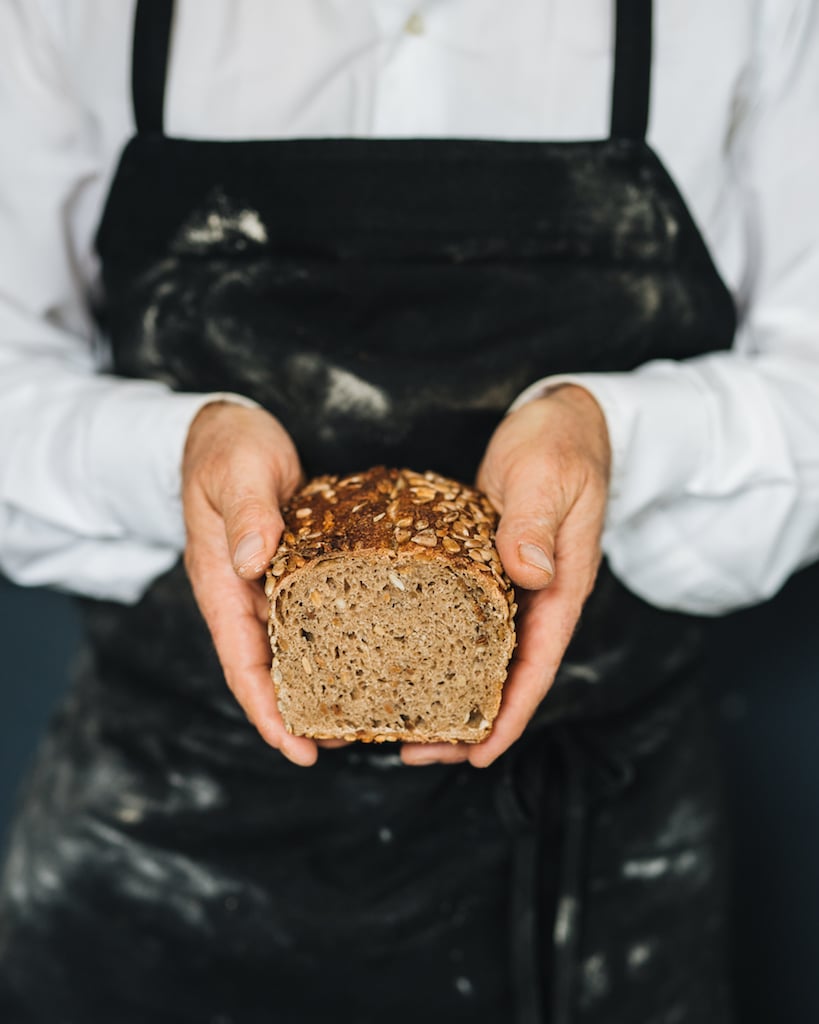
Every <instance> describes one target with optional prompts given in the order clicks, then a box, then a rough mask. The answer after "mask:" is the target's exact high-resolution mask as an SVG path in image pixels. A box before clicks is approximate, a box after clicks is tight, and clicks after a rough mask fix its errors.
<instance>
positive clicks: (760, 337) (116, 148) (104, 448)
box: [0, 0, 819, 614]
mask: <svg viewBox="0 0 819 1024" xmlns="http://www.w3.org/2000/svg"><path fill="white" fill-rule="evenodd" d="M612 8H613V3H608V2H607V3H603V2H602V0H510V2H509V3H499V2H498V0H415V2H414V3H412V2H410V0H298V2H289V3H288V2H286V0H180V2H178V3H177V15H176V23H175V31H174V35H173V41H172V47H171V59H170V71H169V80H168V91H167V95H166V107H165V110H166V118H165V124H166V131H167V133H168V134H169V135H173V136H182V137H188V138H212V139H241V138H283V137H294V136H348V135H351V136H375V137H383V136H392V137H407V136H416V137H420V136H423V137H436V136H437V137H452V136H460V137H480V138H496V139H510V140H515V139H555V140H567V139H592V138H602V137H605V136H606V135H607V133H608V121H609V108H610V95H611V76H612ZM655 9H656V12H655V47H654V67H653V81H652V98H651V117H650V126H649V142H650V143H651V145H652V146H653V147H654V148H655V150H656V151H657V152H658V153H659V156H660V157H661V159H662V160H663V161H664V162H665V163H666V165H667V166H668V168H669V170H670V172H671V174H672V176H673V177H674V178H675V180H676V182H677V185H678V187H679V188H680V190H681V192H682V194H683V196H684V197H685V199H686V201H687V202H688V204H689V206H690V208H691V210H692V212H693V215H694V217H695V219H696V220H697V222H698V224H699V226H700V229H701V231H702V232H703V234H704V237H705V239H706V242H707V244H708V245H709V248H710V250H711V252H712V254H713V256H714V259H715V261H716V263H717V266H718V268H719V270H720V272H721V273H722V275H723V277H724V279H725V281H726V283H727V284H728V286H729V288H730V289H731V291H732V292H733V294H734V296H735V297H736V300H737V303H738V306H739V310H740V316H741V324H740V329H739V331H738V333H737V337H736V339H735V345H734V348H733V350H732V351H731V352H727V353H717V354H713V355H708V356H704V357H702V358H697V359H692V360H688V361H686V362H681V363H675V362H666V361H663V362H654V363H651V364H648V365H646V366H644V367H641V368H639V369H638V370H636V371H633V372H630V373H611V374H597V375H588V374H581V375H578V376H577V377H575V378H573V379H575V380H577V381H578V382H581V383H582V384H583V385H584V386H586V387H588V388H589V390H590V391H591V392H592V393H593V394H594V395H595V396H596V398H597V399H598V401H599V402H600V403H601V405H602V408H603V410H604V413H605V415H606V419H607V422H608V426H609V431H610V435H611V439H612V445H613V453H614V463H613V478H612V495H611V501H610V506H609V512H608V519H607V526H606V533H605V537H604V549H605V552H606V554H607V556H608V558H609V560H610V563H611V565H612V567H613V569H614V571H615V572H616V573H617V574H618V575H619V577H620V578H621V579H622V580H623V581H624V582H625V583H626V584H627V585H628V586H629V587H630V588H631V589H632V590H634V591H635V592H636V593H638V594H640V595H641V596H643V597H645V598H646V599H647V600H649V601H651V602H653V603H655V604H657V605H660V606H662V607H668V608H678V609H682V610H688V611H693V612H701V613H706V614H712V613H719V612H722V611H725V610H729V609H732V608H736V607H739V606H741V605H745V604H749V603H752V602H755V601H758V600H760V599H762V598H764V597H766V596H768V595H770V594H772V593H774V592H775V591H776V590H777V589H778V588H779V587H780V586H781V584H782V583H783V582H784V580H785V579H786V578H787V577H788V575H789V574H790V573H792V572H793V571H794V570H795V569H796V568H798V567H799V566H801V565H803V564H805V563H807V562H808V561H810V560H812V559H814V558H815V557H817V555H819V2H817V0H660V2H657V3H655ZM132 18H133V0H3V2H2V4H0V48H1V50H0V131H1V132H2V134H1V135H0V139H1V140H2V142H0V146H2V157H0V569H2V571H4V572H5V573H6V574H7V575H8V576H10V577H11V578H12V579H14V580H17V581H18V582H21V583H27V584H48V585H52V586H57V587H61V588H65V589H67V590H71V591H74V592H78V593H83V594H89V595H92V596H97V597H109V598H113V599H115V600H120V601H126V602H129V601H133V600H136V599H137V598H138V597H139V595H140V594H141V593H142V592H143V591H144V589H145V588H146V586H147V585H148V584H149V583H150V582H151V580H152V579H154V578H155V577H156V576H157V575H158V574H159V573H160V572H162V571H163V570H165V569H166V568H168V567H169V566H170V565H171V564H172V563H173V561H174V560H175V559H176V557H177V556H178V554H179V552H180V551H181V549H182V547H183V544H184V528H183V524H182V518H181V510H180V501H179V474H180V460H181V453H182V450H183V446H184V441H185V436H186V431H187V429H188V425H189V423H190V421H191V418H192V417H193V415H194V414H195V412H196V411H197V410H198V409H199V408H200V407H201V405H202V404H203V403H204V402H206V401H208V399H209V396H200V395H180V394H174V393H172V392H170V391H169V390H168V389H167V388H166V387H165V386H164V385H161V384H159V383H154V382H148V381H125V380H119V379H117V378H115V377H112V376H110V375H106V374H105V368H106V365H107V358H108V351H107V344H106V339H105V338H104V337H99V336H98V334H97V332H96V330H95V327H94V322H93V319H92V317H91V314H90V312H89V305H90V299H92V298H93V297H94V295H95V292H96V290H97V289H98V266H97V260H96V256H95V252H94V245H93V237H94V232H95V229H96V227H97V225H98V222H99V219H100V215H101V211H102V208H103V204H104V202H105V198H106V195H107V192H108V188H109V186H110V183H111V180H112V177H113V174H114V171H115V167H116V163H117V159H118V156H119V153H120V151H121V149H122V146H123V144H124V143H125V141H126V140H127V138H128V137H129V136H130V135H131V133H132V131H133V120H132V112H131V105H130V51H131V39H132ZM534 383H535V382H533V384H534ZM539 387H541V385H536V388H535V391H534V392H531V393H537V389H538V388H539ZM418 468H419V469H423V468H424V467H418Z"/></svg>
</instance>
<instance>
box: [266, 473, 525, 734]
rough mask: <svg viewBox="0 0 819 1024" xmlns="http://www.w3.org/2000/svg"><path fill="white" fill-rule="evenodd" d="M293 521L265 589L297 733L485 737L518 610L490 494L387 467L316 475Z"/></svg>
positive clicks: (277, 680) (293, 509)
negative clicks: (498, 544) (497, 539)
mask: <svg viewBox="0 0 819 1024" xmlns="http://www.w3.org/2000/svg"><path fill="white" fill-rule="evenodd" d="M283 513H284V518H285V532H284V536H283V538H282V543H281V545H280V547H279V549H278V551H277V552H276V555H275V557H274V559H273V561H272V563H271V565H270V567H269V569H268V572H267V581H266V592H267V596H268V598H269V601H270V623H269V633H270V642H271V646H272V648H273V667H272V678H273V683H274V685H275V688H276V694H277V697H278V703H279V708H280V710H281V713H282V717H283V719H284V723H285V726H286V728H287V729H288V731H290V732H292V733H295V734H296V735H299V736H310V737H313V738H316V739H346V740H366V741H375V742H383V741H385V740H406V741H412V742H433V741H441V740H446V741H451V742H456V741H458V740H464V741H466V742H468V743H476V742H479V741H480V740H482V739H485V738H486V737H487V735H488V734H489V731H490V729H491V727H492V722H493V720H494V718H495V716H496V715H497V712H498V708H499V706H500V700H501V690H502V687H503V682H504V680H505V678H506V669H507V664H508V662H509V659H510V657H511V655H512V650H513V648H514V646H515V627H514V615H515V611H516V605H515V603H514V601H515V598H514V591H513V589H512V586H511V584H510V582H509V580H508V578H507V577H506V575H505V573H504V572H503V568H502V566H501V563H500V559H499V558H498V554H497V552H496V551H495V546H494V543H493V538H494V527H495V523H496V520H497V515H496V513H495V511H494V509H493V508H492V506H491V505H490V504H489V502H488V500H487V499H486V498H485V497H484V496H483V495H482V494H480V493H479V492H477V491H475V490H473V489H472V488H470V487H465V486H464V485H462V484H459V483H456V482H454V481H453V480H448V479H446V478H444V477H440V476H437V475H436V474H434V473H424V474H420V473H414V472H411V471H409V470H396V469H384V468H383V467H377V468H375V469H371V470H369V471H367V472H366V473H360V474H357V475H354V476H348V477H344V478H342V479H339V478H338V477H329V476H328V477H320V478H317V479H315V480H313V481H311V482H310V483H309V484H308V485H307V486H306V487H305V488H304V489H303V490H301V491H299V492H298V493H297V494H296V495H295V496H294V497H293V499H292V500H291V502H290V503H289V505H288V506H287V507H286V508H285V509H284V510H283Z"/></svg>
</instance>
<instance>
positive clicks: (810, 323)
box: [513, 0, 819, 615]
mask: <svg viewBox="0 0 819 1024" xmlns="http://www.w3.org/2000/svg"><path fill="white" fill-rule="evenodd" d="M763 11H764V12H765V13H764V16H763V17H762V18H761V20H760V31H759V45H758V54H757V58H756V60H755V62H754V74H753V76H752V84H751V85H750V86H749V91H748V95H747V96H745V97H744V111H743V113H742V115H741V118H740V119H739V123H738V124H737V127H736V130H735V132H734V136H733V142H732V146H733V152H732V153H731V158H732V160H733V162H734V166H735V180H736V188H738V189H741V190H742V195H743V199H744V203H745V206H746V210H747V218H748V239H749V243H748V244H749V251H748V253H747V260H748V266H749V268H750V270H751V283H750V290H749V295H748V296H747V299H746V305H745V308H744V309H742V310H741V313H742V318H741V325H740V328H739V330H738V333H737V337H736V339H735V343H734V346H733V348H732V350H731V351H730V352H725V353H714V354H711V355H706V356H704V357H701V358H696V359H692V360H688V361H684V362H673V361H656V362H652V363H649V364H647V365H645V366H643V367H640V368H638V369H637V370H635V371H633V372H631V373H610V374H577V375H572V376H569V377H556V378H548V379H547V380H545V381H541V382H538V383H537V384H535V385H533V387H532V388H530V389H527V391H526V392H524V394H523V395H521V396H520V397H519V398H518V400H517V401H516V403H515V404H514V405H513V408H515V407H516V406H517V405H519V404H520V403H521V402H523V401H527V400H529V399H530V398H533V397H535V396H536V395H539V394H543V393H544V391H546V390H548V388H549V387H552V386H555V385H556V384H558V383H560V382H562V381H571V382H573V383H576V384H580V385H582V386H583V387H585V388H587V390H588V391H590V392H591V394H592V395H594V397H595V398H596V399H597V401H598V402H599V404H600V405H601V407H602V409H603V412H604V414H605V417H606V421H607V423H608V427H609V434H610V438H611V443H612V454H613V460H612V486H611V497H610V502H609V509H608V516H607V523H606V529H605V534H604V538H603V549H604V552H605V554H606V556H607V558H608V561H609V563H610V565H611V568H612V570H613V571H614V572H615V573H616V574H617V575H618V576H619V578H620V579H621V580H622V581H623V582H624V583H625V584H626V585H627V586H628V587H629V588H630V589H631V590H633V591H634V592H635V593H637V594H638V595H640V596H641V597H643V598H644V599H645V600H647V601H649V602H651V603H653V604H655V605H657V606H659V607H662V608H668V609H676V610H680V611H685V612H692V613H697V614H703V615H716V614H721V613H724V612H728V611H731V610H734V609H737V608H740V607H743V606H746V605H750V604H753V603H756V602H759V601H762V600H764V599H766V598H768V597H770V596H772V595H773V594H774V593H775V592H776V591H777V590H778V589H779V588H780V587H781V586H782V584H783V583H784V582H785V581H786V579H787V578H788V577H789V576H790V575H791V574H792V573H793V572H794V571H796V570H797V569H799V568H800V567H802V566H804V565H806V564H808V563H809V562H811V561H813V560H814V559H816V558H817V556H819V187H817V182H819V131H817V125H819V4H817V3H815V2H814V0H794V2H791V3H781V2H777V3H774V2H771V3H769V4H768V5H767V8H766V7H765V6H764V5H763Z"/></svg>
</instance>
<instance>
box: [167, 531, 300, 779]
mask: <svg viewBox="0 0 819 1024" xmlns="http://www.w3.org/2000/svg"><path fill="white" fill-rule="evenodd" d="M210 515H211V519H210V522H209V523H208V524H207V525H202V526H201V527H200V529H199V531H198V533H197V540H196V541H195V542H192V543H190V544H189V546H188V551H187V552H186V557H185V563H186V567H187V570H188V576H189V577H190V580H191V584H192V586H193V590H194V595H195V597H196V600H197V603H198V605H199V608H200V611H201V612H202V615H203V617H204V619H205V622H206V623H207V625H208V629H209V630H210V634H211V637H212V638H213V643H214V646H215V648H216V653H217V655H218V657H219V661H220V664H221V665H222V669H223V671H224V674H225V680H226V682H227V684H228V686H229V688H230V689H231V691H232V692H233V695H234V696H235V698H236V700H237V701H238V703H239V704H240V705H241V707H242V710H243V711H244V712H245V714H246V715H247V717H248V719H249V720H250V721H251V722H252V723H253V725H255V727H256V729H257V730H258V731H259V733H260V735H261V736H262V738H263V739H264V740H265V741H266V742H267V743H268V744H270V746H272V747H275V748H276V749H277V750H280V751H281V753H282V754H284V756H285V757H287V758H288V759H289V760H290V761H292V762H293V763H294V764H299V765H311V764H314V763H315V761H316V758H317V756H318V751H317V748H316V744H315V742H314V741H313V740H308V739H304V738H303V737H297V736H291V735H290V733H288V732H287V730H286V729H285V727H284V722H283V721H282V718H281V714H280V713H279V708H278V705H277V703H276V695H275V690H274V687H273V684H272V682H271V680H270V660H271V657H270V647H269V643H268V639H267V632H266V630H265V628H264V625H263V621H264V618H265V614H266V600H265V598H264V593H263V592H262V590H261V587H260V586H259V585H258V584H257V583H250V582H245V581H244V580H241V579H239V578H238V577H237V576H236V574H235V573H234V572H233V570H232V568H231V565H230V561H229V560H228V558H227V548H226V543H225V533H224V528H223V526H222V523H221V519H220V518H219V516H218V514H217V513H215V512H213V511H211V513H210Z"/></svg>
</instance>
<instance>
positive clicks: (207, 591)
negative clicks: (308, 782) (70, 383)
mask: <svg viewBox="0 0 819 1024" xmlns="http://www.w3.org/2000/svg"><path fill="white" fill-rule="evenodd" d="M300 479H301V467H300V465H299V458H298V455H297V453H296V449H295V447H294V445H293V442H292V441H291V440H290V437H289V436H288V434H287V433H286V431H285V430H284V428H283V427H282V426H281V424H280V423H279V422H278V421H277V420H276V419H274V418H273V416H271V415H270V414H269V413H267V412H265V411H264V410H262V409H247V408H245V407H244V406H240V405H237V404H231V403H228V402H213V403H211V404H210V405H206V406H205V407H204V408H203V409H202V410H201V411H200V412H199V414H198V415H197V416H196V418H195V419H194V421H193V423H192V424H191V427H190V430H189V432H188V439H187V444H186V447H185V455H184V460H183V465H182V504H183V509H184V514H185V525H186V528H187V536H188V539H187V546H186V548H185V568H186V569H187V572H188V576H189V578H190V581H191V585H192V587H193V593H194V596H195V597H196V601H197V603H198V605H199V608H200V610H201V612H202V615H203V617H204V619H205V622H206V623H207V625H208V629H209V630H210V633H211V636H212V637H213V642H214V645H215V647H216V653H217V654H218V656H219V661H220V662H221V665H222V669H223V670H224V673H225V679H226V680H227V684H228V686H229V687H230V689H231V690H232V691H233V695H234V696H235V698H236V700H237V701H238V702H239V704H240V705H241V707H242V709H243V710H244V712H245V714H246V715H247V717H248V718H249V719H250V721H251V722H252V723H253V724H254V725H255V726H256V728H257V729H258V730H259V733H260V734H261V736H262V737H263V738H264V739H265V740H266V741H267V742H268V743H269V744H270V745H271V746H272V747H276V748H277V749H278V750H280V751H281V752H282V754H284V756H285V757H287V758H289V760H291V761H293V762H294V763H295V764H300V765H310V764H313V763H314V762H315V760H316V757H317V755H318V751H317V749H316V743H315V742H314V741H313V740H308V739H304V738H301V737H297V736H291V735H290V734H289V733H288V732H287V731H286V729H285V727H284V723H283V722H282V718H281V715H280V714H279V709H278V705H277V704H276V695H275V692H274V689H273V684H272V682H271V680H270V663H271V660H272V655H271V653H270V644H269V641H268V638H267V627H266V623H267V598H266V597H265V595H264V591H263V589H262V587H261V586H260V585H259V583H258V582H257V581H258V579H259V577H260V576H261V575H262V573H263V572H264V571H265V568H266V567H267V565H268V563H269V561H270V558H271V556H272V555H273V552H274V551H275V550H276V548H277V546H278V543H279V538H280V537H281V534H282V530H283V526H284V524H283V521H282V517H281V513H280V512H279V506H280V504H281V503H282V502H283V501H286V500H287V499H288V498H289V497H290V496H291V495H292V494H293V492H294V491H295V489H296V487H297V486H298V484H299V482H300Z"/></svg>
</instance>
